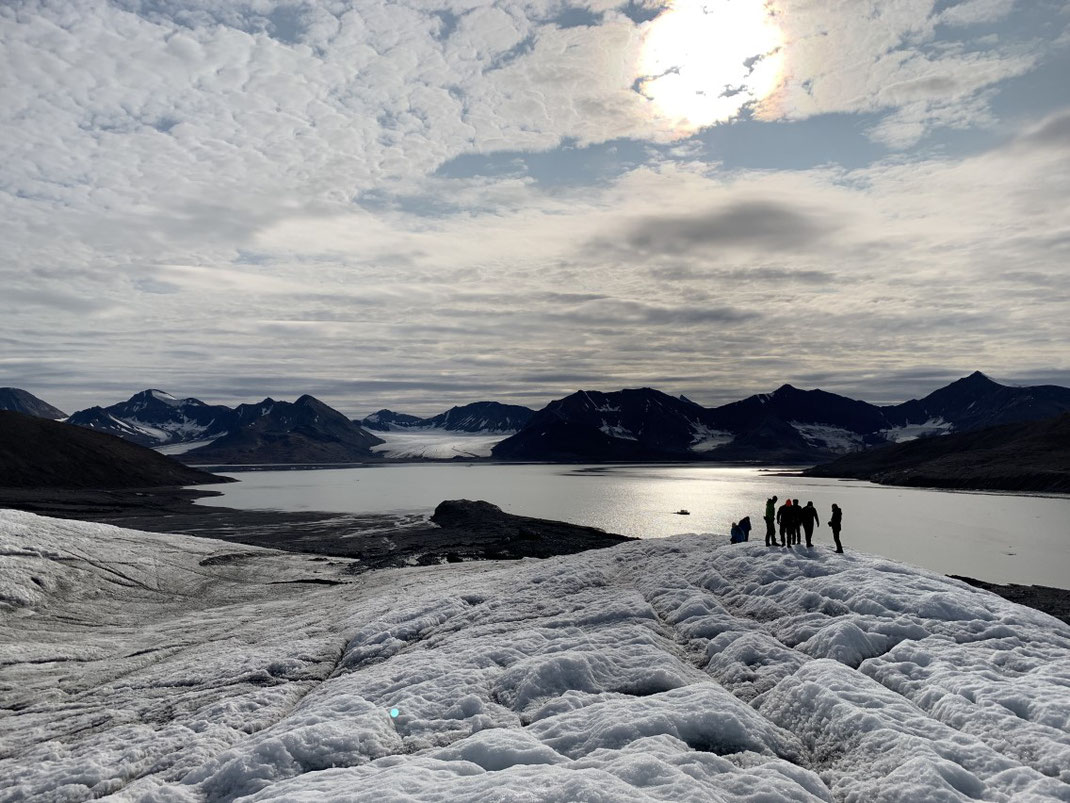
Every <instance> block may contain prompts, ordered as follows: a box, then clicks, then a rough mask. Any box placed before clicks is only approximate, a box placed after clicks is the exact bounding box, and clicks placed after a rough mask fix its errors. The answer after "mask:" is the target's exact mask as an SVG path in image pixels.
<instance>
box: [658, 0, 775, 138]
mask: <svg viewBox="0 0 1070 803" xmlns="http://www.w3.org/2000/svg"><path fill="white" fill-rule="evenodd" d="M767 6H768V4H767V3H766V1H765V0H676V2H674V3H672V5H671V7H670V8H669V9H668V10H667V11H664V12H663V13H662V14H660V15H659V16H658V17H657V18H656V19H655V20H654V21H653V22H651V23H650V27H649V29H648V30H647V32H646V35H645V37H644V42H643V50H642V56H641V60H640V66H639V73H640V79H639V87H640V89H641V91H642V93H643V94H644V95H645V96H646V97H648V98H649V99H650V100H651V102H652V103H653V104H654V105H655V107H656V110H657V113H658V115H659V116H661V117H665V118H668V119H669V120H671V121H672V125H673V128H674V129H675V130H676V131H678V132H679V133H681V134H686V133H692V132H694V131H696V130H698V129H700V128H704V127H706V126H710V125H713V124H714V123H719V122H724V121H726V120H730V119H731V118H732V117H734V116H736V115H737V114H739V112H740V110H741V109H742V108H743V107H744V106H745V105H747V104H748V103H755V102H760V101H762V100H763V99H764V98H766V97H768V96H769V95H770V94H771V93H772V92H773V90H775V89H776V87H777V85H778V84H779V82H780V76H781V70H782V66H783V54H782V47H781V45H782V35H781V32H780V29H779V27H778V26H777V24H776V19H775V17H774V16H773V14H772V13H771V11H770V10H769V8H768V7H767Z"/></svg>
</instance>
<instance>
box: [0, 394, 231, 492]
mask: <svg viewBox="0 0 1070 803" xmlns="http://www.w3.org/2000/svg"><path fill="white" fill-rule="evenodd" d="M210 482H229V480H227V479H225V478H223V477H217V476H216V475H214V474H209V473H207V472H204V471H198V470H196V469H193V468H190V467H189V466H184V465H182V464H181V463H179V462H178V461H176V460H172V459H171V458H170V457H166V456H164V455H162V454H159V453H158V452H154V451H153V450H152V449H147V448H145V447H143V446H138V445H137V444H135V443H129V442H128V441H125V440H123V439H122V438H116V437H114V436H112V435H106V434H104V433H101V432H93V431H91V430H87V429H83V428H81V427H76V426H73V425H71V424H65V423H61V422H59V421H50V420H48V419H45V418H38V417H36V416H30V415H25V414H23V413H15V412H11V411H6V410H5V411H0V487H6V488H150V487H157V486H175V485H200V484H203V483H210Z"/></svg>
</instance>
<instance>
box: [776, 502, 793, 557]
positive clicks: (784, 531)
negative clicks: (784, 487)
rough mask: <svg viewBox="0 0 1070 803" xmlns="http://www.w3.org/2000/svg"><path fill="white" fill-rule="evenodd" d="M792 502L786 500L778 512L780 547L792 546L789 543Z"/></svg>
mask: <svg viewBox="0 0 1070 803" xmlns="http://www.w3.org/2000/svg"><path fill="white" fill-rule="evenodd" d="M790 519H791V500H790V499H785V500H784V504H782V505H781V506H780V508H779V509H778V510H777V512H776V523H777V524H779V525H780V546H791V544H790V543H788V525H789V524H790V523H791V521H790Z"/></svg>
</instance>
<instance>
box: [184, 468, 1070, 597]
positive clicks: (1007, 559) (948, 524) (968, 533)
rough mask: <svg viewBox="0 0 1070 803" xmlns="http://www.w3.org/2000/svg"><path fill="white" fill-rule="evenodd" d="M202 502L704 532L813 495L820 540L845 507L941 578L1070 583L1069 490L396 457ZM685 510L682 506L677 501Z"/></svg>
mask: <svg viewBox="0 0 1070 803" xmlns="http://www.w3.org/2000/svg"><path fill="white" fill-rule="evenodd" d="M228 476H233V477H235V478H237V479H239V480H240V481H241V482H239V483H234V484H230V485H225V486H218V485H215V486H205V489H206V490H222V493H223V495H222V496H217V497H209V498H206V499H204V500H202V501H201V503H202V504H207V505H221V506H225V507H235V508H240V509H255V510H286V511H300V510H323V511H334V512H339V513H365V514H377V513H381V514H388V515H394V514H397V515H399V516H400V515H411V514H413V513H418V514H430V512H431V511H432V510H433V509H434V507H435V505H437V504H438V503H439V502H441V501H442V500H444V499H483V500H486V501H488V502H491V503H493V504H495V505H498V506H499V507H501V508H502V509H503V510H505V511H506V512H509V513H515V514H518V515H523V516H537V517H539V518H549V519H558V520H561V521H568V522H572V523H574V524H584V525H590V526H594V527H601V528H602V529H604V530H607V531H609V532H616V533H622V534H624V535H631V536H637V537H640V538H659V537H664V536H667V535H672V534H675V533H685V532H692V533H713V534H715V535H716V537H718V538H722V539H725V540H727V533H728V530H729V527H730V526H731V524H732V522H734V521H737V520H739V519H740V518H742V517H743V516H748V515H749V516H750V518H751V522H752V523H753V526H754V529H753V531H752V532H751V540H752V541H753V540H762V539H763V536H764V532H765V529H764V528H765V524H764V522H763V521H762V512H763V509H764V504H765V500H766V499H767V498H768V497H769V496H771V495H773V494H776V495H777V496H778V497H780V503H778V504H782V503H783V501H784V500H785V499H786V498H788V497H789V496H790V497H793V498H796V497H797V498H798V499H799V500H801V502H802V503H803V504H804V505H805V504H806V502H807V501H813V503H814V505H815V507H817V509H818V513H819V515H820V517H821V524H822V526H821V527H819V528H818V529H817V530H816V531H815V535H814V543H815V545H816V546H817V547H818V548H829V547H830V545H831V543H832V535H831V533H830V531H829V529H828V526H827V523H826V522H827V518H828V516H829V508H830V506H831V504H832V503H833V502H836V503H837V504H839V505H840V507H841V508H843V511H844V513H843V522H844V526H843V533H842V540H843V543H844V547H845V548H846V549H857V550H860V551H864V552H870V553H875V554H880V555H884V556H886V557H889V558H893V559H895V560H900V561H904V562H906V563H911V564H914V565H916V566H922V567H924V568H927V569H931V570H933V571H937V572H941V573H944V574H960V575H965V576H968V577H975V578H978V579H982V580H988V581H991V582H999V583H1024V584H1039V585H1048V586H1055V587H1059V588H1070V497H1066V496H1024V495H1015V494H1002V493H975V492H951V491H936V490H928V489H916V488H895V487H888V486H880V485H873V484H871V483H867V482H858V481H844V480H832V479H819V478H810V477H796V476H783V475H778V474H777V473H776V472H772V471H768V470H759V469H753V468H721V467H712V466H660V465H644V466H636V465H629V466H571V465H567V466H566V465H495V464H471V465H462V464H456V463H453V464H447V465H441V464H439V465H436V464H409V465H405V464H397V465H385V466H371V467H362V468H345V469H322V470H315V471H242V472H235V473H233V474H229V475H228ZM681 509H685V510H688V511H689V512H690V515H686V516H685V515H678V514H677V513H676V511H679V510H681Z"/></svg>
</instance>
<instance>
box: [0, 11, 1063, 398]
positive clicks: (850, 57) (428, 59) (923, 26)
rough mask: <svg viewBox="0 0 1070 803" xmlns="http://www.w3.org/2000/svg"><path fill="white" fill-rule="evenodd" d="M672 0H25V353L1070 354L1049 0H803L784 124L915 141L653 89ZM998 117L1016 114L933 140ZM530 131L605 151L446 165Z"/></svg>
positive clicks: (382, 376)
mask: <svg viewBox="0 0 1070 803" xmlns="http://www.w3.org/2000/svg"><path fill="white" fill-rule="evenodd" d="M663 5H664V4H662V3H629V4H627V5H625V4H622V3H620V2H618V1H617V0H598V2H587V3H582V4H573V5H572V6H568V7H567V8H571V9H573V11H571V12H568V13H566V11H567V8H566V6H565V5H562V4H561V3H558V2H550V0H546V2H543V0H529V1H528V2H525V3H523V4H515V3H470V2H460V1H459V0H458V2H451V1H448V0H442V1H441V2H436V3H434V4H428V3H419V2H415V0H413V1H412V2H397V3H376V2H367V3H362V4H359V5H358V6H352V5H346V4H335V3H330V2H322V3H319V2H317V3H301V4H293V3H282V2H274V0H257V2H255V3H251V4H244V5H242V4H238V5H235V4H220V3H215V2H210V1H209V0H154V2H147V1H146V2H139V1H138V0H122V1H121V2H118V3H104V2H96V1H94V0H90V1H89V2H86V3H84V4H81V5H79V6H77V7H68V6H63V5H62V4H59V5H57V4H54V3H33V2H26V3H22V4H19V5H18V6H17V7H15V6H12V5H10V4H8V5H2V6H0V86H2V93H3V96H4V101H5V102H4V103H3V104H0V241H2V242H3V243H4V252H5V253H4V256H3V258H2V259H0V285H2V286H3V287H4V292H3V293H2V294H0V295H2V301H0V303H2V304H3V305H4V311H5V315H4V316H3V320H2V322H0V340H2V342H4V344H5V346H4V347H5V353H9V354H12V355H15V356H16V357H17V358H18V360H19V362H7V363H3V365H6V366H7V367H6V368H5V367H0V373H2V376H0V381H2V383H3V384H15V385H17V384H18V383H19V381H20V378H25V379H30V380H34V381H37V380H38V379H40V381H41V382H42V383H43V384H42V390H48V389H55V390H56V391H57V392H58V393H59V394H60V395H61V396H62V397H61V398H57V399H54V400H52V401H53V403H58V404H59V406H61V407H63V408H65V409H67V408H69V409H77V408H78V407H84V406H88V405H89V404H91V403H98V402H101V401H108V400H109V399H108V398H101V397H100V396H101V395H106V394H112V393H115V394H119V393H120V390H121V393H122V394H125V395H129V393H130V392H133V391H134V390H137V389H140V388H141V387H143V386H146V385H161V386H163V387H166V388H169V389H171V390H173V391H174V392H177V393H180V394H193V395H200V394H203V395H204V396H206V397H207V398H208V400H212V399H220V398H221V396H224V397H225V396H226V393H224V392H223V390H220V389H225V388H230V389H231V390H230V391H227V393H230V394H231V397H229V399H228V400H229V401H231V402H234V401H242V400H247V397H246V396H244V395H243V394H246V393H249V394H251V395H256V394H261V395H264V394H267V393H273V394H277V395H284V394H285V393H290V394H291V395H297V394H298V393H299V392H301V391H303V390H305V389H308V390H313V392H316V391H315V389H316V388H321V389H322V391H321V392H322V393H323V394H325V395H327V396H328V399H327V400H328V401H330V402H332V403H335V404H337V405H339V406H341V407H343V408H347V409H353V410H357V409H368V410H370V409H375V408H376V407H381V406H399V405H401V406H405V405H410V406H411V407H412V408H413V409H415V410H416V411H418V412H429V413H430V412H437V411H439V409H444V407H445V406H448V405H449V404H450V403H458V402H463V401H472V400H473V399H472V398H471V394H470V392H469V391H468V390H466V388H473V389H478V390H479V393H480V395H483V394H489V393H494V394H496V395H497V396H499V397H500V398H502V399H503V400H510V399H513V400H529V401H530V400H532V399H535V398H536V397H537V396H538V394H539V392H540V391H539V389H538V388H536V387H534V386H533V385H532V384H531V383H528V382H522V381H519V380H517V379H515V377H526V376H537V375H540V373H541V372H548V375H557V377H558V379H557V380H556V381H557V384H556V385H554V387H553V388H552V390H553V392H555V393H556V392H558V391H563V390H566V388H564V387H563V385H564V384H567V377H586V380H585V381H584V384H587V385H591V386H594V385H602V386H605V385H604V383H603V382H601V381H599V377H609V378H612V380H613V382H619V383H620V384H622V385H623V384H628V385H636V384H647V383H650V382H653V381H654V380H657V379H666V378H672V377H675V378H677V379H678V380H679V385H678V386H677V387H675V388H666V389H667V390H670V391H673V392H684V393H687V394H688V395H689V396H695V397H696V398H699V399H701V400H703V401H706V402H707V403H713V402H716V401H718V400H723V401H728V400H730V398H726V397H725V396H724V395H722V394H727V393H729V392H730V391H731V392H732V393H734V392H736V391H737V390H739V389H740V387H741V379H740V371H741V367H742V371H743V373H745V374H746V377H747V378H746V383H749V384H748V387H750V388H751V389H752V390H763V389H769V388H770V387H775V386H776V385H777V384H780V383H781V382H782V381H788V380H791V379H792V377H793V375H805V374H806V373H807V372H809V373H813V372H815V371H817V370H818V369H819V368H820V369H828V370H830V371H832V372H833V373H835V372H837V371H839V372H843V373H844V375H846V376H856V375H862V374H865V375H868V376H872V375H877V374H881V373H882V372H886V373H887V374H888V375H890V376H900V375H903V376H905V373H903V372H906V371H909V368H910V366H912V365H914V364H916V363H918V362H922V363H926V364H931V365H936V366H938V367H943V366H951V367H952V368H953V367H954V366H958V365H962V366H963V367H964V368H967V367H969V368H970V369H971V370H972V367H974V366H977V365H980V366H981V367H986V368H987V369H988V370H993V371H995V372H997V373H998V374H999V375H1002V376H1006V377H1008V378H1010V377H1013V376H1014V375H1017V374H1018V373H1021V374H1022V375H1026V374H1028V375H1040V374H1042V373H1044V372H1045V371H1047V372H1048V373H1049V374H1051V373H1053V372H1056V371H1060V370H1063V366H1065V365H1066V362H1065V361H1066V357H1065V355H1064V354H1063V350H1061V349H1060V348H1059V347H1058V346H1059V344H1061V343H1065V342H1066V341H1067V339H1068V337H1067V335H1068V333H1067V330H1066V322H1065V320H1064V319H1065V301H1063V300H1061V298H1062V297H1061V296H1060V294H1059V293H1058V292H1056V291H1055V290H1053V288H1055V287H1057V286H1058V284H1059V281H1060V280H1061V272H1060V271H1061V270H1062V267H1063V265H1064V263H1065V259H1064V258H1063V256H1064V255H1065V243H1066V242H1067V237H1068V236H1070V232H1068V225H1067V222H1066V220H1065V214H1064V213H1063V212H1062V210H1063V207H1064V206H1065V198H1066V197H1067V193H1068V189H1070V177H1068V175H1067V170H1068V168H1067V166H1066V165H1067V164H1068V163H1067V160H1066V159H1065V155H1066V154H1065V151H1066V148H1065V145H1066V142H1067V131H1066V112H1065V110H1062V111H1060V110H1059V109H1058V108H1056V107H1055V105H1054V104H1055V103H1056V100H1055V99H1044V98H1040V99H1037V102H1038V104H1040V103H1046V104H1047V105H1045V106H1044V111H1043V112H1042V114H1044V115H1052V116H1048V117H1047V118H1046V119H1043V120H1040V121H1037V123H1036V125H1035V127H1031V128H1028V130H1025V131H1024V132H1023V133H1022V134H1021V135H1020V136H1017V137H1015V136H1014V135H1015V132H1016V131H1017V130H1018V128H1019V127H1020V126H1019V123H1018V122H1017V121H1015V120H1013V119H1007V120H999V119H997V116H996V115H995V113H994V112H993V108H992V102H993V99H994V98H995V97H996V95H997V93H998V91H999V89H1000V87H1001V86H1003V82H1004V81H1005V80H1006V78H1007V77H1008V76H1025V77H1026V78H1027V77H1028V75H1029V71H1030V70H1031V69H1032V68H1033V66H1034V65H1035V64H1036V63H1038V62H1039V61H1042V60H1043V59H1044V58H1045V57H1046V54H1047V53H1048V51H1049V50H1050V47H1051V44H1050V43H1051V41H1052V39H1051V36H1052V35H1054V34H1052V33H1051V32H1049V27H1046V26H1047V25H1048V22H1050V20H1046V19H1045V18H1043V9H1039V10H1037V9H1032V10H1030V11H1029V14H1024V11H1025V10H1026V9H1025V5H1024V4H1018V5H1016V6H1015V7H1014V8H1012V9H1010V12H1009V13H1006V8H1008V6H1007V4H1000V3H996V2H989V3H982V2H979V0H975V1H974V2H969V3H960V4H958V5H954V6H948V5H947V4H944V3H940V4H936V3H934V2H932V0H896V1H895V2H891V1H889V0H882V2H877V0H835V1H834V2H816V0H777V2H775V3H774V4H773V6H772V10H773V11H775V13H776V21H777V24H778V25H780V27H781V28H782V30H783V32H784V36H785V44H784V59H785V64H786V65H787V68H786V69H787V72H786V74H785V76H784V81H783V83H782V86H781V88H780V91H779V92H777V93H776V95H775V96H774V97H772V98H770V99H769V100H768V102H766V103H764V104H761V105H760V106H757V107H755V108H753V109H752V110H751V111H753V113H754V115H755V117H756V118H759V119H764V120H777V121H779V122H777V123H776V124H775V125H776V126H777V130H778V131H781V132H783V136H782V138H778V139H777V143H778V144H777V147H778V148H783V149H784V150H785V151H794V150H795V149H798V150H799V151H800V152H806V149H807V148H808V147H809V145H808V144H807V141H806V137H804V136H802V135H801V134H800V133H799V131H798V129H796V128H794V127H793V126H794V125H795V122H794V121H798V120H802V119H804V118H810V117H817V116H822V115H826V117H825V118H823V119H825V120H827V122H828V124H829V125H830V126H833V125H837V126H846V127H848V128H850V129H852V131H856V132H857V131H868V132H869V134H870V136H872V137H874V138H876V139H878V140H880V141H881V142H885V143H888V145H889V146H893V147H896V148H901V149H904V150H902V151H901V152H900V153H899V154H897V155H896V156H895V157H893V158H888V159H884V160H882V161H878V162H874V163H868V162H867V163H866V164H865V165H864V166H863V167H861V168H857V169H845V168H842V167H838V166H836V160H835V159H832V160H831V161H830V162H829V163H825V161H824V160H818V159H810V160H808V161H807V160H805V159H802V160H800V163H805V164H815V163H820V164H822V166H820V167H818V168H813V169H807V170H796V171H779V170H732V171H729V170H726V169H725V168H724V166H723V165H720V164H718V163H717V162H716V155H714V156H712V157H711V156H709V155H708V152H707V151H704V150H703V148H701V147H699V146H698V142H697V141H682V142H678V143H677V145H676V147H668V145H669V144H671V143H673V142H676V140H675V139H674V138H676V137H678V136H679V132H678V131H676V130H675V129H674V128H673V125H672V121H671V120H667V119H665V118H664V117H661V116H659V115H658V113H657V112H656V110H654V109H652V108H651V104H650V103H649V102H648V101H647V99H645V98H644V97H643V96H642V95H640V94H639V93H638V92H636V91H635V87H634V82H635V79H636V77H637V75H636V70H637V67H636V65H637V64H638V54H639V52H640V51H641V49H642V47H643V36H644V31H646V30H647V29H648V28H649V26H650V24H651V22H652V21H653V20H655V19H656V16H657V14H658V12H659V9H661V8H662V7H663ZM577 9H578V10H582V12H583V13H580V12H579V11H577ZM562 15H564V16H562ZM580 22H581V23H583V24H573V23H580ZM967 23H968V24H967ZM979 25H983V26H987V27H983V28H980V29H979V28H978V27H977V26H979ZM644 26H645V27H644ZM1055 27H1059V28H1060V30H1061V29H1062V28H1065V19H1064V20H1063V24H1061V25H1059V26H1052V27H1051V30H1052V31H1054V28H1055ZM993 31H998V33H999V36H998V37H996V39H995V40H986V41H984V42H982V41H981V37H982V35H986V36H987V35H989V34H991V33H992V32H993ZM1022 85H1024V86H1026V89H1028V86H1027V84H1025V82H1024V80H1023V84H1022ZM830 112H838V113H840V116H838V117H835V118H833V117H831V116H827V115H828V114H829V113H830ZM752 124H753V125H755V126H757V125H761V124H760V123H758V122H753V123H752ZM768 125H774V124H773V123H768ZM977 126H992V127H993V129H992V130H993V131H996V132H1000V133H1001V135H1002V136H1004V137H1005V138H1007V139H1009V140H1010V141H1009V143H1008V144H1007V145H1006V146H1000V147H996V148H995V149H993V150H990V151H988V152H984V151H983V149H982V148H977V147H975V148H974V149H973V151H972V152H969V153H967V152H966V151H965V150H961V149H960V150H955V147H954V140H951V139H947V140H943V139H937V141H936V144H937V145H940V144H943V145H944V146H945V147H944V149H943V150H940V149H939V148H927V149H926V150H925V151H920V150H914V149H912V143H916V142H919V141H925V142H929V141H930V140H927V139H925V138H926V137H939V136H940V135H942V132H945V131H946V130H947V129H949V128H953V129H955V130H958V131H965V130H967V129H970V128H976V127H977ZM740 130H746V129H740ZM810 130H814V129H810ZM855 136H857V134H855ZM598 143H610V145H600V146H599V147H598V148H595V147H591V148H587V149H585V146H586V145H592V146H593V145H597V144H598ZM566 149H571V150H572V152H573V155H572V161H571V162H568V161H567V160H565V159H563V158H562V159H561V161H560V162H557V161H554V160H555V152H556V151H564V150H566ZM614 149H615V150H614ZM499 152H504V153H505V154H507V155H510V156H509V158H515V159H517V160H520V162H522V163H524V164H528V165H530V164H531V163H533V162H534V161H536V160H535V159H534V158H533V157H532V156H531V154H533V153H536V152H537V153H538V154H539V155H540V158H541V159H543V162H542V164H543V167H542V168H541V169H542V175H549V174H552V173H553V172H554V168H555V167H556V168H557V172H558V173H570V174H571V173H575V174H576V175H574V176H571V177H572V178H574V179H575V180H572V181H560V182H557V183H554V182H551V181H540V180H538V176H534V172H533V171H532V170H531V169H529V170H528V171H527V172H526V173H518V172H517V171H515V170H512V171H505V172H501V173H499V174H495V173H494V171H492V170H484V171H483V172H482V173H481V174H478V175H473V173H479V171H478V170H476V171H472V170H470V171H469V174H468V175H467V176H466V177H463V178H451V177H450V176H449V175H448V174H449V173H450V171H449V170H448V169H443V170H441V171H440V170H439V167H440V166H441V165H443V164H447V163H449V164H452V165H453V166H454V167H456V166H457V165H463V164H464V163H465V161H464V158H462V157H463V155H465V154H468V155H469V158H471V159H473V160H475V161H474V162H473V163H477V162H478V163H479V164H483V163H484V162H483V161H480V160H481V159H482V160H484V161H485V162H486V164H496V163H495V162H494V161H493V159H492V158H490V156H489V155H492V154H495V153H499ZM704 153H707V155H706V156H704V155H703V154H704ZM870 153H871V152H869V151H867V156H866V158H867V159H869V158H870V155H868V154H870ZM872 153H878V154H879V153H883V151H881V150H880V149H879V148H874V149H873V150H872ZM964 154H966V155H964ZM596 157H597V158H599V159H606V160H608V161H610V162H612V164H611V168H612V169H606V170H593V169H591V170H588V171H587V172H586V174H585V173H584V171H583V170H582V169H580V167H575V168H574V167H573V165H581V164H582V163H584V162H585V161H587V160H589V159H594V158H596ZM451 160H453V161H451ZM613 160H617V161H616V162H613ZM520 162H518V163H520ZM551 162H552V163H553V164H550V163H551ZM457 175H460V173H459V172H458V173H457ZM533 176H534V177H533ZM146 322H149V324H151V326H149V325H147V323H146ZM147 328H151V331H150V332H147V331H146V330H147ZM503 359H504V360H505V361H504V362H503ZM33 364H39V365H42V366H47V371H45V372H44V373H36V372H34V371H33V370H31V369H30V368H28V367H27V366H29V365H33ZM547 366H549V370H548V369H547ZM833 369H834V370H833ZM949 370H950V369H949ZM388 374H389V375H388ZM378 380H383V381H378ZM548 381H550V380H548ZM577 381H578V380H577ZM387 383H393V384H387ZM910 387H914V386H913V385H911V386H910ZM89 389H96V391H95V393H96V394H97V395H94V391H93V390H89ZM254 391H255V393H254ZM473 392H474V390H473ZM545 392H550V389H548V390H547V391H545ZM890 392H891V391H889V393H890ZM111 400H116V399H111ZM72 401H73V402H74V403H72ZM543 401H545V397H543Z"/></svg>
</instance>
